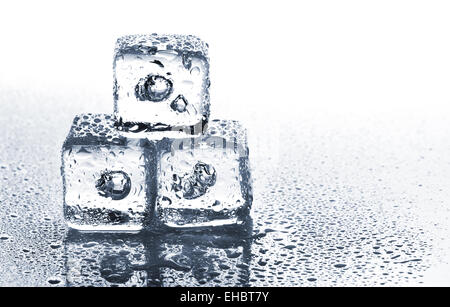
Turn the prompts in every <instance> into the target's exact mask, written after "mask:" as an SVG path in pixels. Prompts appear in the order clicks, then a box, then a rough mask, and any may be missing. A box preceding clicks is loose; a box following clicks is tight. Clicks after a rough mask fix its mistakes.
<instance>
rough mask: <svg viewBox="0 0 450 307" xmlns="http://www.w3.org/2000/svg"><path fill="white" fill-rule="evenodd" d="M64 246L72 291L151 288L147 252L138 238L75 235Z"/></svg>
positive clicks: (67, 275)
mask: <svg viewBox="0 0 450 307" xmlns="http://www.w3.org/2000/svg"><path fill="white" fill-rule="evenodd" d="M64 246H65V247H64V252H65V257H66V259H67V260H66V262H65V269H66V280H67V286H69V287H86V286H94V287H109V286H123V287H145V286H147V284H148V277H149V276H148V271H147V270H146V267H145V265H146V263H147V261H148V256H149V255H148V249H147V247H146V245H145V242H143V241H142V240H140V238H139V237H138V236H130V235H123V234H80V233H78V232H73V231H72V232H69V234H68V236H67V238H66V240H65V244H64ZM153 252H155V251H153Z"/></svg>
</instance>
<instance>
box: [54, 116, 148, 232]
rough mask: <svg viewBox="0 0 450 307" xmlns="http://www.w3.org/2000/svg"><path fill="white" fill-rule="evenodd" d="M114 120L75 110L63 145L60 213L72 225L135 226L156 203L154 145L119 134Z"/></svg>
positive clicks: (84, 227)
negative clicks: (74, 115)
mask: <svg viewBox="0 0 450 307" xmlns="http://www.w3.org/2000/svg"><path fill="white" fill-rule="evenodd" d="M113 124H114V120H113V119H112V118H111V116H110V115H103V114H82V115H79V116H77V117H75V119H74V122H73V125H72V127H71V130H70V133H69V135H68V137H67V139H66V141H65V143H64V145H63V151H62V176H63V182H64V214H65V218H66V220H67V222H68V224H69V226H70V227H72V228H76V229H80V230H130V231H135V230H139V229H141V228H142V227H143V224H144V220H145V218H146V216H147V212H148V211H149V208H151V206H152V204H153V202H154V200H152V192H153V191H154V187H152V182H154V170H153V168H154V166H156V163H155V162H154V148H153V147H152V145H151V143H150V142H148V141H144V140H140V139H127V138H124V137H122V136H120V135H119V134H118V132H117V131H116V130H115V128H114V127H113Z"/></svg>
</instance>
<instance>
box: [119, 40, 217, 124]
mask: <svg viewBox="0 0 450 307" xmlns="http://www.w3.org/2000/svg"><path fill="white" fill-rule="evenodd" d="M208 61H209V60H208V46H207V44H206V43H204V42H203V41H201V40H200V39H199V38H197V37H195V36H192V35H157V34H151V35H129V36H124V37H121V38H119V39H118V40H117V44H116V50H115V56H114V101H115V103H114V106H115V107H114V110H115V115H116V117H117V120H118V123H119V129H121V130H123V131H126V132H142V131H150V130H152V131H154V130H177V131H178V130H182V131H183V132H188V133H189V132H190V131H191V129H190V128H186V127H191V128H192V127H200V128H195V129H197V130H196V131H195V132H197V133H199V132H201V128H202V127H203V124H204V123H206V122H207V120H208V116H209V62H208ZM198 129H200V130H198Z"/></svg>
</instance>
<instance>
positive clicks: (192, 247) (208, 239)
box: [159, 227, 252, 287]
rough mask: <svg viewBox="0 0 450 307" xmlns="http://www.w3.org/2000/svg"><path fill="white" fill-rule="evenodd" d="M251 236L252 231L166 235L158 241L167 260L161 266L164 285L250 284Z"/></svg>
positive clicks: (162, 258)
mask: <svg viewBox="0 0 450 307" xmlns="http://www.w3.org/2000/svg"><path fill="white" fill-rule="evenodd" d="M247 228H248V227H247ZM249 229H250V228H249ZM250 235H251V230H250V231H248V232H247V233H234V234H233V233H221V234H219V235H218V234H214V233H208V232H207V233H203V234H202V233H182V234H180V233H168V234H166V235H165V236H163V238H162V239H161V242H160V244H159V250H160V255H159V258H160V259H161V260H162V263H165V265H164V266H162V267H161V269H160V275H161V285H162V286H166V287H172V286H182V287H186V286H207V287H212V286H222V287H224V286H232V287H236V286H249V283H250V281H249V278H250V273H249V271H250V269H249V265H250V260H251V240H252V239H251V238H250ZM168 264H171V265H168ZM181 268H185V269H181Z"/></svg>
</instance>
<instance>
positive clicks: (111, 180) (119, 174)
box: [95, 171, 131, 200]
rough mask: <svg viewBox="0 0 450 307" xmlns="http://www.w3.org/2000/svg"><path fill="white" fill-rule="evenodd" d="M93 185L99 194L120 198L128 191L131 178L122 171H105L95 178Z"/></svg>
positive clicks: (125, 195) (115, 198)
mask: <svg viewBox="0 0 450 307" xmlns="http://www.w3.org/2000/svg"><path fill="white" fill-rule="evenodd" d="M95 187H96V188H97V190H98V193H99V194H100V195H101V196H103V197H110V198H112V199H113V200H121V199H124V198H125V197H127V196H128V194H129V193H130V190H131V180H130V177H129V176H128V175H127V174H126V173H125V172H123V171H106V172H104V173H103V174H102V175H101V176H100V179H98V180H97V182H96V184H95Z"/></svg>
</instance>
